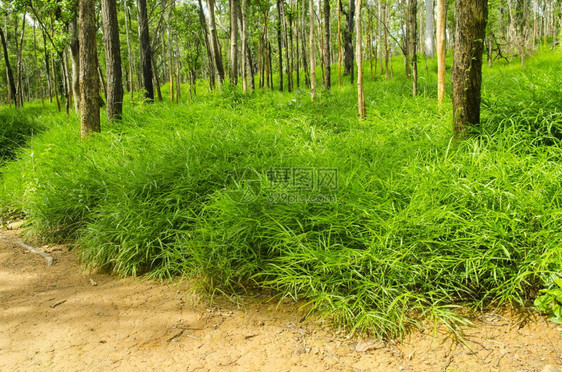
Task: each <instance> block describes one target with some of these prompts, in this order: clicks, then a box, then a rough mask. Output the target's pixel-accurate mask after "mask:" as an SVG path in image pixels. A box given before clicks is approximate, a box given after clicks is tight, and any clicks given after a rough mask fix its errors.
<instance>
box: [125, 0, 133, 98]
mask: <svg viewBox="0 0 562 372" xmlns="http://www.w3.org/2000/svg"><path fill="white" fill-rule="evenodd" d="M123 6H124V10H125V35H126V36H127V61H128V64H129V91H130V93H131V101H133V100H134V98H135V86H134V81H133V75H134V72H133V71H134V68H133V53H132V52H131V40H130V35H129V16H130V13H129V8H128V7H127V2H126V1H124V2H123Z"/></svg>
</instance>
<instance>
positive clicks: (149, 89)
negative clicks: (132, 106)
mask: <svg viewBox="0 0 562 372" xmlns="http://www.w3.org/2000/svg"><path fill="white" fill-rule="evenodd" d="M137 8H138V23H139V44H140V54H141V67H142V80H143V85H144V98H145V99H146V100H148V101H149V102H150V101H154V85H153V83H152V78H153V76H152V75H153V70H152V51H151V50H150V36H149V33H148V12H147V8H146V0H137Z"/></svg>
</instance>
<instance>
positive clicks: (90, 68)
mask: <svg viewBox="0 0 562 372" xmlns="http://www.w3.org/2000/svg"><path fill="white" fill-rule="evenodd" d="M78 9H79V10H78V12H79V13H78V14H79V22H78V23H79V25H80V30H79V33H78V37H79V44H80V61H81V62H82V63H80V82H81V84H80V113H81V117H80V132H81V135H82V137H83V138H84V137H87V136H88V135H89V134H90V133H92V132H99V131H100V129H101V128H100V106H99V100H98V98H99V79H98V74H97V71H96V61H97V60H98V58H97V49H96V14H95V0H79V2H78Z"/></svg>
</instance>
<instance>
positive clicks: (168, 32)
mask: <svg viewBox="0 0 562 372" xmlns="http://www.w3.org/2000/svg"><path fill="white" fill-rule="evenodd" d="M173 11H174V0H171V2H170V9H169V10H168V14H167V20H166V24H167V30H166V36H167V39H168V40H167V41H168V63H169V71H168V72H169V74H168V76H169V78H170V102H174V93H175V92H174V46H173V43H172V30H171V28H172V26H171V25H170V23H171V18H172V13H173Z"/></svg>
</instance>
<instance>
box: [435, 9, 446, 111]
mask: <svg viewBox="0 0 562 372" xmlns="http://www.w3.org/2000/svg"><path fill="white" fill-rule="evenodd" d="M445 6H446V0H437V37H436V39H437V102H438V103H439V104H442V103H443V99H444V98H445V68H446V66H445V21H446V20H445Z"/></svg>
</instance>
